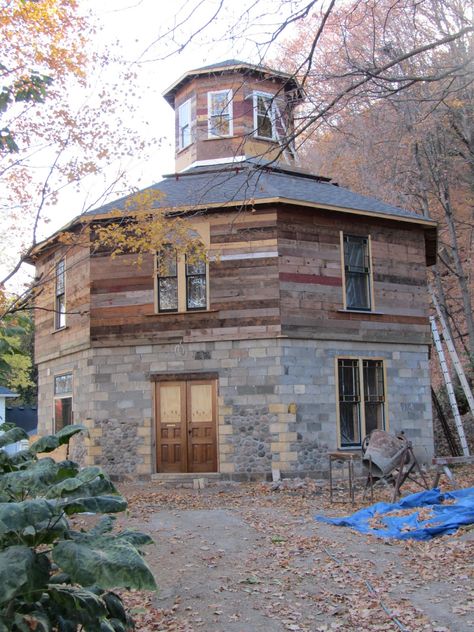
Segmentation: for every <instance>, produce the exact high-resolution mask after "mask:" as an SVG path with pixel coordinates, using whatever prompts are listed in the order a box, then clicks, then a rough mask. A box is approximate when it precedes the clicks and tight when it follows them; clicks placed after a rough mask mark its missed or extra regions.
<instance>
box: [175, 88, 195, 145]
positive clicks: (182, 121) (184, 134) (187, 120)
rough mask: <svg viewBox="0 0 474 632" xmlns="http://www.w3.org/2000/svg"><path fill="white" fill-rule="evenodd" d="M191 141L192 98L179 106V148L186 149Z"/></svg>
mask: <svg viewBox="0 0 474 632" xmlns="http://www.w3.org/2000/svg"><path fill="white" fill-rule="evenodd" d="M191 143H192V136H191V99H188V100H187V101H185V102H184V103H182V104H181V105H180V106H179V108H178V149H185V148H186V147H188V146H189V145H190V144H191Z"/></svg>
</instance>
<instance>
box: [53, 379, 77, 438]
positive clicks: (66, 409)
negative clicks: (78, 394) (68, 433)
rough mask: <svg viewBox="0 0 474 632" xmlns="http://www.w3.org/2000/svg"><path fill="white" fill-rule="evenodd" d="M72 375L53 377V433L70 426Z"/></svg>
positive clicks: (71, 416) (71, 417)
mask: <svg viewBox="0 0 474 632" xmlns="http://www.w3.org/2000/svg"><path fill="white" fill-rule="evenodd" d="M72 419H73V415H72V373H64V374H62V375H55V376H54V432H58V431H59V430H61V428H64V427H65V426H69V425H71V424H72Z"/></svg>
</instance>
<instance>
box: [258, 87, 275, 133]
mask: <svg viewBox="0 0 474 632" xmlns="http://www.w3.org/2000/svg"><path fill="white" fill-rule="evenodd" d="M253 124H254V135H255V136H258V137H259V138H266V139H269V140H273V139H274V138H275V105H274V96H273V95H272V94H267V93H266V92H254V95H253Z"/></svg>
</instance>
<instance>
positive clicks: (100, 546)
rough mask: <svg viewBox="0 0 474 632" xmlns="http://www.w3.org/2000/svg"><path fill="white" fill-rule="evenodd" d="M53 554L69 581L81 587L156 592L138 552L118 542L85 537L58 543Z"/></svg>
mask: <svg viewBox="0 0 474 632" xmlns="http://www.w3.org/2000/svg"><path fill="white" fill-rule="evenodd" d="M52 554H53V559H54V561H55V562H56V564H57V565H58V566H59V567H60V568H61V569H62V570H63V571H65V572H66V573H68V574H69V575H70V576H71V580H72V581H73V582H76V583H78V584H81V585H83V586H92V585H97V586H100V587H101V588H115V587H124V588H136V589H138V590H155V589H156V584H155V580H154V578H153V575H152V574H151V571H150V569H149V568H148V566H147V565H146V564H145V561H144V560H143V559H142V557H141V555H140V554H139V552H138V551H137V549H136V548H135V547H134V546H133V545H131V544H129V543H128V542H126V541H125V540H122V539H120V538H114V537H113V536H111V535H109V536H98V537H90V536H87V535H84V536H83V537H81V538H78V539H77V540H74V541H67V540H64V541H61V542H58V544H56V546H55V547H54V549H53V553H52Z"/></svg>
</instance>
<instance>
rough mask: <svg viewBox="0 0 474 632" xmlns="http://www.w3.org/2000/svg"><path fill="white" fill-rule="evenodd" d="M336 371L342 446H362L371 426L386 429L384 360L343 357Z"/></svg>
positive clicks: (370, 430) (371, 428) (373, 428)
mask: <svg viewBox="0 0 474 632" xmlns="http://www.w3.org/2000/svg"><path fill="white" fill-rule="evenodd" d="M337 371H338V374H337V382H338V393H339V397H338V399H339V418H338V424H339V428H338V430H339V443H340V447H342V448H349V447H360V446H361V445H362V441H363V439H364V437H366V436H367V435H368V434H370V433H371V432H372V430H375V429H378V430H385V419H386V414H385V380H384V366H383V361H382V360H369V359H362V360H361V359H358V358H357V359H354V358H344V359H340V360H338V363H337Z"/></svg>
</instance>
